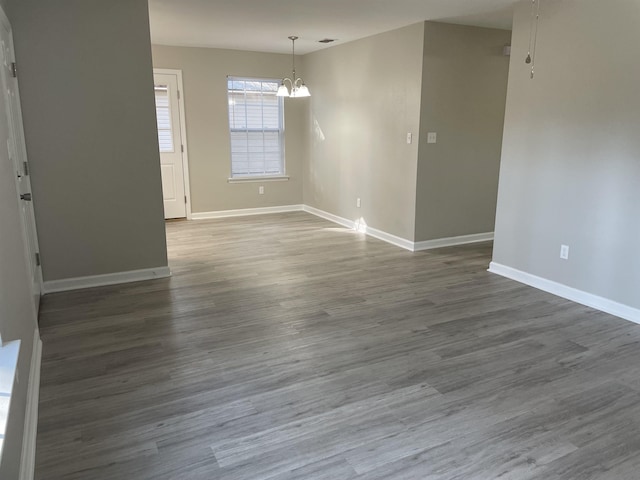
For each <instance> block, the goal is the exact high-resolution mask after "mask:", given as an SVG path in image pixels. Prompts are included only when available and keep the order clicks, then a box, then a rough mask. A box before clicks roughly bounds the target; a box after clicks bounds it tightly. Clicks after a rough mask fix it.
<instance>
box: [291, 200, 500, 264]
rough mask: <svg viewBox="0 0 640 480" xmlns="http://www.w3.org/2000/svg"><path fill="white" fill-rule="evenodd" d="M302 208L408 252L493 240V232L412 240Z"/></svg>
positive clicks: (309, 207) (331, 214) (318, 211)
mask: <svg viewBox="0 0 640 480" xmlns="http://www.w3.org/2000/svg"><path fill="white" fill-rule="evenodd" d="M303 210H304V211H305V212H307V213H311V214H312V215H315V216H317V217H320V218H324V219H325V220H329V221H330V222H334V223H337V224H338V225H342V226H343V227H347V228H352V229H354V230H358V231H359V232H362V233H365V234H367V235H369V236H370V237H373V238H377V239H378V240H382V241H384V242H387V243H390V244H392V245H395V246H396V247H400V248H404V249H405V250H409V251H410V252H419V251H423V250H432V249H434V248H443V247H452V246H455V245H464V244H467V243H478V242H487V241H490V240H493V232H489V233H477V234H473V235H463V236H460V237H449V238H439V239H435V240H427V241H424V242H412V241H411V240H407V239H406V238H402V237H398V236H396V235H393V234H391V233H387V232H384V231H382V230H378V229H376V228H371V227H369V226H367V225H361V224H359V223H358V222H356V221H352V220H348V219H346V218H342V217H339V216H337V215H334V214H333V213H329V212H325V211H324V210H319V209H317V208H314V207H311V206H309V205H304V206H303Z"/></svg>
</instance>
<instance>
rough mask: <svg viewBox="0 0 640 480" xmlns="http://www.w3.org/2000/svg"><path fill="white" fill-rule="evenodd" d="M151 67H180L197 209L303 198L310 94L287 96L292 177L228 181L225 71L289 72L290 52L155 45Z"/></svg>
mask: <svg viewBox="0 0 640 480" xmlns="http://www.w3.org/2000/svg"><path fill="white" fill-rule="evenodd" d="M153 66H154V67H155V68H170V69H178V70H182V76H183V81H184V99H185V111H186V112H185V116H186V125H187V142H188V143H187V145H188V150H189V174H190V185H191V202H192V210H193V212H211V211H218V210H231V209H240V208H255V207H268V206H278V205H295V204H300V203H302V157H303V155H304V142H303V135H304V119H305V115H304V113H305V110H306V105H307V103H308V100H307V99H302V98H299V99H285V157H286V159H285V161H286V173H287V175H289V176H290V180H289V181H285V182H283V181H278V182H274V181H272V182H261V183H241V184H240V183H233V184H230V183H228V181H227V180H228V178H229V176H230V171H231V150H230V140H229V117H228V100H227V76H228V75H233V76H244V77H260V78H276V79H279V78H282V77H283V76H285V75H286V76H291V55H280V54H269V53H256V52H244V51H239V50H220V49H215V48H189V47H166V46H160V45H154V46H153ZM299 73H300V72H299ZM260 185H264V187H265V193H264V195H259V194H258V186H260Z"/></svg>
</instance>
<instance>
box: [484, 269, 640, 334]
mask: <svg viewBox="0 0 640 480" xmlns="http://www.w3.org/2000/svg"><path fill="white" fill-rule="evenodd" d="M489 271H490V272H491V273H495V274H496V275H500V276H502V277H506V278H509V279H511V280H515V281H516V282H520V283H524V284H525V285H529V286H531V287H534V288H537V289H539V290H543V291H545V292H547V293H551V294H553V295H557V296H558V297H562V298H566V299H567V300H571V301H572V302H576V303H580V304H581V305H586V306H587V307H591V308H595V309H596V310H600V311H601V312H605V313H609V314H611V315H615V316H616V317H620V318H624V319H625V320H629V321H631V322H634V323H640V309H637V308H633V307H630V306H628V305H624V304H622V303H618V302H614V301H613V300H609V299H608V298H604V297H600V296H598V295H594V294H592V293H588V292H585V291H583V290H578V289H576V288H573V287H568V286H567V285H563V284H561V283H557V282H554V281H552V280H547V279H546V278H542V277H538V276H536V275H532V274H530V273H527V272H523V271H521V270H516V269H515V268H511V267H507V266H506V265H501V264H499V263H496V262H491V264H490V265H489Z"/></svg>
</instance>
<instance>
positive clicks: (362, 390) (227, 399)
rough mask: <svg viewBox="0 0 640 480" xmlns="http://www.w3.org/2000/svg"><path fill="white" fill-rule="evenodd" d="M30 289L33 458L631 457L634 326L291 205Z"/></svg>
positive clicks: (554, 461)
mask: <svg viewBox="0 0 640 480" xmlns="http://www.w3.org/2000/svg"><path fill="white" fill-rule="evenodd" d="M167 231H168V241H169V253H170V258H171V260H170V264H171V268H172V270H173V277H172V278H171V279H163V280H157V281H151V282H143V283H137V284H129V285H124V286H114V287H105V288H96V289H91V290H84V291H78V292H71V293H64V294H56V295H49V296H47V297H45V298H44V302H43V307H42V314H41V332H42V338H43V341H44V358H43V366H42V387H41V401H40V421H39V431H38V452H37V472H36V478H38V479H41V480H57V479H65V480H73V479H91V480H103V479H118V480H129V479H130V480H151V479H153V480H161V479H180V480H187V479H191V480H196V479H225V480H231V479H246V480H256V479H272V480H285V479H300V480H310V479H314V480H320V479H327V480H329V479H330V480H348V479H367V480H378V479H379V480H382V479H385V480H391V479H393V480H400V479H402V480H407V479H416V480H418V479H419V480H424V479H433V480H436V479H437V480H454V479H456V480H463V479H464V480H472V479H473V480H489V479H494V478H500V479H510V480H514V479H517V480H525V479H527V480H528V479H539V480H559V479H566V480H569V479H570V480H577V479H579V480H588V479H602V480H617V479H638V478H640V343H639V341H640V327H638V326H636V325H633V324H631V323H628V322H626V321H623V320H620V319H618V318H615V317H611V316H608V315H605V314H602V313H599V312H596V311H594V310H591V309H589V308H586V307H583V306H580V305H576V304H573V303H571V302H568V301H564V300H562V299H559V298H557V297H554V296H552V295H548V294H545V293H542V292H540V291H537V290H534V289H532V288H529V287H526V286H523V285H520V284H518V283H515V282H512V281H509V280H506V279H503V278H501V277H498V276H495V275H492V274H489V273H487V272H486V268H487V265H488V263H489V260H490V255H491V245H490V244H480V245H475V246H464V247H454V248H448V249H441V250H434V251H429V252H422V253H415V254H412V253H409V252H406V251H403V250H401V249H399V248H396V247H393V246H391V245H388V244H385V243H382V242H380V241H377V240H373V239H369V238H364V237H363V236H361V235H360V234H356V233H353V232H350V231H347V230H345V229H342V228H339V227H336V226H335V225H333V224H330V223H328V222H325V221H323V220H320V219H318V218H315V217H313V216H310V215H308V214H305V213H293V214H281V215H269V216H256V217H245V218H239V219H225V220H216V221H200V222H191V223H186V222H180V223H169V224H168V225H167Z"/></svg>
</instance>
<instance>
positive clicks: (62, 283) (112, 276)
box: [44, 267, 171, 294]
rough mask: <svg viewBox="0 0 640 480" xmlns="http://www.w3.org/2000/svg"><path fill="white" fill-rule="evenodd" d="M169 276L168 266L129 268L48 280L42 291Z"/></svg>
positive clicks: (60, 290) (99, 285) (115, 283)
mask: <svg viewBox="0 0 640 480" xmlns="http://www.w3.org/2000/svg"><path fill="white" fill-rule="evenodd" d="M170 276H171V270H169V267H157V268H146V269H144V270H130V271H128V272H115V273H107V274H104V275H91V276H87V277H76V278H64V279H62V280H49V281H46V282H44V292H45V294H46V293H55V292H66V291H68V290H79V289H81V288H91V287H102V286H105V285H117V284H120V283H130V282H140V281H142V280H152V279H154V278H165V277H170Z"/></svg>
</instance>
